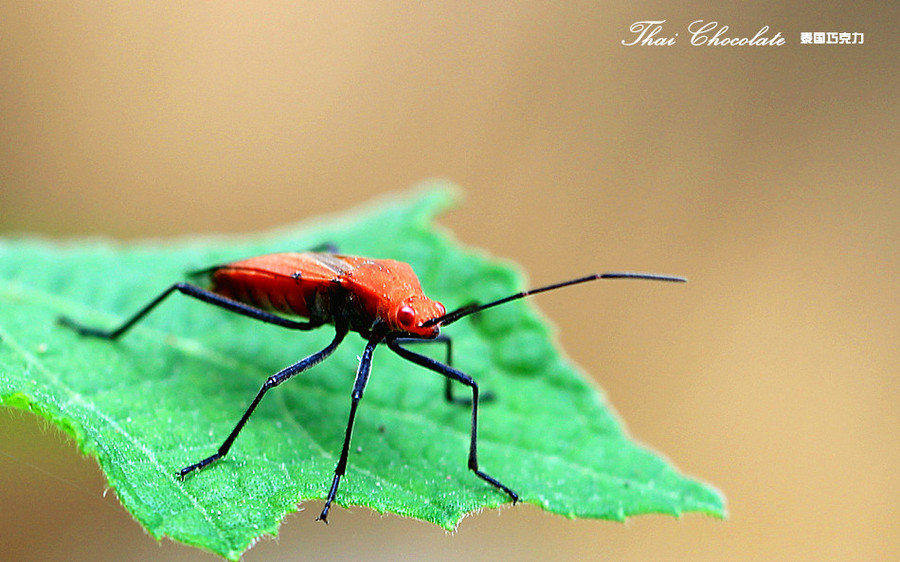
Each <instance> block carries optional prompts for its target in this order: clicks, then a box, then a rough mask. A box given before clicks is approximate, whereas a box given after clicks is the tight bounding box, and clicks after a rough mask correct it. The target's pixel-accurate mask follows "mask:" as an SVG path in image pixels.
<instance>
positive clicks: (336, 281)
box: [59, 252, 685, 522]
mask: <svg viewBox="0 0 900 562" xmlns="http://www.w3.org/2000/svg"><path fill="white" fill-rule="evenodd" d="M196 273H198V274H207V275H209V276H210V280H211V283H210V286H209V288H201V287H199V286H197V285H193V284H190V283H175V284H174V285H172V286H171V287H169V288H168V289H166V290H165V291H164V292H163V293H162V294H160V295H159V296H158V297H156V298H155V299H153V300H152V301H151V302H150V303H149V304H147V305H146V306H145V307H144V308H142V309H141V310H139V311H138V312H137V313H136V314H134V315H133V316H132V317H131V318H129V319H128V320H126V321H125V322H124V323H123V324H122V325H121V326H119V327H118V328H116V329H114V330H109V331H106V330H99V329H96V328H91V327H87V326H83V325H81V324H79V323H76V322H74V321H73V320H71V319H69V318H65V317H63V318H60V319H59V323H60V324H62V325H64V326H67V327H69V328H72V329H74V330H75V331H77V332H78V333H80V334H82V335H85V336H93V337H98V338H103V339H110V340H115V339H117V338H118V337H119V336H121V335H122V334H123V333H125V332H126V331H127V330H128V329H129V328H131V327H132V326H133V325H134V324H135V323H137V322H138V321H139V320H140V319H141V318H143V317H144V316H145V315H146V314H147V313H148V312H150V311H151V310H153V308H155V307H156V305H158V304H159V303H160V302H162V301H163V300H164V299H165V298H166V297H167V296H169V295H170V294H172V293H173V292H175V291H178V292H180V293H183V294H185V295H188V296H190V297H194V298H196V299H199V300H201V301H204V302H207V303H209V304H213V305H216V306H219V307H222V308H224V309H226V310H230V311H232V312H236V313H238V314H242V315H244V316H249V317H250V318H254V319H256V320H261V321H263V322H267V323H270V324H276V325H278V326H282V327H285V328H290V329H294V330H311V329H314V328H318V327H319V326H322V325H324V324H332V325H333V326H334V329H335V335H334V339H333V340H332V341H331V343H329V344H328V345H327V346H326V347H325V348H324V349H322V350H320V351H317V352H316V353H313V354H312V355H310V356H308V357H305V358H304V359H301V360H300V361H298V362H297V363H294V364H293V365H290V366H288V367H286V368H284V369H282V370H281V371H279V372H277V373H275V374H274V375H272V376H270V377H269V378H268V379H267V380H266V382H265V383H264V384H263V385H262V388H260V390H259V392H258V393H257V394H256V397H255V398H254V399H253V401H252V402H251V403H250V406H249V407H248V408H247V410H246V411H245V412H244V415H243V416H241V419H240V420H239V421H238V423H237V425H236V426H235V427H234V429H233V430H232V431H231V433H230V434H229V435H228V437H227V438H226V439H225V441H224V442H223V443H222V445H221V446H220V447H219V449H218V451H216V453H215V454H213V455H211V456H209V457H207V458H205V459H203V460H201V461H199V462H197V463H194V464H192V465H190V466H187V467H185V468H182V469H181V470H180V471H179V472H178V474H177V476H178V477H179V478H180V479H182V480H183V479H184V477H185V476H187V475H188V474H190V473H192V472H194V471H196V470H200V469H202V468H204V467H205V466H207V465H209V464H211V463H212V462H214V461H216V460H218V459H220V458H222V457H223V456H225V455H226V454H227V453H228V450H229V449H230V448H231V445H232V444H233V443H234V440H235V438H237V436H238V433H240V431H241V429H242V428H243V427H244V424H246V423H247V420H248V419H249V418H250V415H251V414H252V413H253V411H254V410H255V409H256V406H257V405H258V404H259V402H260V400H261V399H262V397H263V395H265V393H266V392H268V391H269V389H271V388H274V387H276V386H278V385H279V384H281V383H283V382H284V381H286V380H288V379H289V378H291V377H293V376H294V375H297V374H299V373H301V372H303V371H305V370H307V369H309V368H310V367H312V366H314V365H316V364H318V363H319V362H321V361H322V360H323V359H325V358H326V357H328V356H329V355H331V354H332V353H333V352H334V350H335V349H337V347H338V345H339V344H340V343H341V342H342V341H343V339H344V337H345V336H346V335H347V333H348V332H350V331H354V332H357V333H359V334H360V335H361V336H362V337H363V338H364V339H366V340H367V343H366V347H365V350H364V351H363V354H362V357H361V359H360V361H359V367H358V369H357V372H356V381H355V383H354V385H353V391H352V393H351V403H350V419H349V420H348V422H347V429H346V433H345V435H344V444H343V447H342V448H341V454H340V457H339V460H338V463H337V466H336V467H335V469H334V479H333V480H332V482H331V488H330V490H329V492H328V498H327V499H326V501H325V507H324V508H323V509H322V513H321V514H320V515H319V517H318V519H320V520H322V521H325V522H327V517H328V511H329V509H330V508H331V504H332V502H333V501H334V498H335V496H336V495H337V491H338V485H339V484H340V481H341V477H342V476H343V475H344V473H345V471H346V468H347V456H348V453H349V448H350V436H351V434H352V432H353V421H354V418H355V417H356V408H357V406H358V404H359V401H360V400H361V399H362V396H363V391H364V390H365V387H366V382H367V381H368V379H369V373H370V371H371V368H372V353H373V351H374V350H375V347H376V346H378V345H379V344H382V343H384V344H385V345H387V346H388V348H389V349H391V350H392V351H393V352H394V353H396V354H397V355H399V356H400V357H402V358H404V359H406V360H408V361H411V362H413V363H416V364H417V365H420V366H422V367H424V368H426V369H430V370H432V371H435V372H436V373H438V374H440V375H443V376H444V377H445V381H446V386H445V398H446V399H447V401H449V402H462V403H464V404H467V405H471V408H472V425H471V437H470V441H469V463H468V466H469V469H470V470H472V471H473V472H474V473H475V474H476V475H477V476H478V477H479V478H481V479H482V480H484V481H485V482H487V483H489V484H490V485H491V486H493V487H495V488H497V489H498V490H501V491H502V492H504V493H506V494H507V495H508V496H509V497H510V499H512V501H513V503H515V502H517V501H518V499H519V496H518V494H516V492H514V491H513V490H512V489H510V488H509V487H507V486H506V485H504V484H502V483H501V482H500V481H499V480H497V479H496V478H494V477H493V476H490V475H488V474H486V473H485V472H483V471H481V470H480V469H479V468H478V452H477V444H478V401H479V389H478V384H477V383H476V382H475V380H474V379H472V378H471V377H470V376H468V375H466V374H465V373H463V372H461V371H459V370H457V369H455V368H453V367H452V366H451V360H450V339H449V338H448V337H447V336H445V335H443V334H440V329H441V327H444V326H447V325H448V324H451V323H453V322H456V321H457V320H459V319H460V318H463V317H465V316H468V315H470V314H473V313H475V312H479V311H482V310H485V309H487V308H492V307H494V306H498V305H501V304H504V303H507V302H509V301H513V300H516V299H521V298H523V297H526V296H528V295H532V294H535V293H541V292H544V291H550V290H553V289H559V288H561V287H566V286H569V285H575V284H577V283H585V282H587V281H593V280H596V279H621V278H628V279H649V280H653V281H685V279H683V278H681V277H672V276H666V275H652V274H644V273H603V274H594V275H588V276H585V277H579V278H577V279H572V280H569V281H563V282H561V283H556V284H553V285H547V286H544V287H539V288H537V289H532V290H530V291H522V292H520V293H516V294H514V295H510V296H508V297H505V298H502V299H498V300H495V301H491V302H489V303H486V304H470V305H467V306H463V307H461V308H458V309H456V310H454V311H452V312H450V313H447V312H446V310H445V309H444V306H443V305H442V304H441V303H439V302H437V301H434V300H431V299H429V298H428V297H426V296H425V294H424V292H423V291H422V287H421V285H420V284H419V280H418V278H417V277H416V275H415V273H414V272H413V270H412V268H411V267H410V266H409V265H408V264H405V263H403V262H399V261H394V260H380V259H370V258H363V257H356V256H346V255H341V254H337V253H334V252H304V253H281V254H270V255H266V256H259V257H253V258H249V259H245V260H240V261H236V262H232V263H228V264H224V265H218V266H215V267H211V268H208V269H205V270H202V271H200V272H196ZM285 315H290V316H299V317H302V318H306V319H307V320H306V321H303V322H301V321H297V320H293V319H290V318H286V317H285ZM426 341H431V342H434V341H438V342H443V343H445V344H446V345H447V356H448V360H447V362H446V363H441V362H439V361H436V360H434V359H431V358H430V357H427V356H425V355H421V354H419V353H415V352H413V351H410V350H409V349H407V348H406V347H404V344H409V343H415V342H426ZM453 381H456V382H458V383H461V384H463V385H465V386H467V387H469V388H470V389H471V391H472V399H471V402H469V401H468V400H455V399H454V398H453V396H452V390H451V386H452V383H453Z"/></svg>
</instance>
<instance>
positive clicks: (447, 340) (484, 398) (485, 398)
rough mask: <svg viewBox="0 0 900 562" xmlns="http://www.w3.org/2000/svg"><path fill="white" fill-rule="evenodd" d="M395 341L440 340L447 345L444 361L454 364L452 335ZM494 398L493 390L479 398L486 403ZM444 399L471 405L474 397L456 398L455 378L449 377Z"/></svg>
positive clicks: (429, 341) (447, 363) (400, 342)
mask: <svg viewBox="0 0 900 562" xmlns="http://www.w3.org/2000/svg"><path fill="white" fill-rule="evenodd" d="M393 341H394V343H397V344H400V345H407V344H411V343H412V344H416V343H431V342H438V343H443V344H446V345H447V360H446V361H444V363H445V364H446V365H448V366H450V367H452V366H453V342H452V341H451V340H450V336H447V335H445V334H440V335H439V336H438V337H436V338H434V339H430V340H425V339H422V338H395V339H394V340H393ZM493 399H494V393H493V392H490V391H488V392H485V393H484V394H482V395H481V396H480V397H479V398H478V400H479V401H480V402H481V403H482V404H484V403H485V402H490V401H491V400H493ZM444 400H446V401H447V402H450V403H451V404H459V405H460V406H471V405H472V399H471V398H456V397H454V396H453V380H452V379H450V378H449V377H448V378H445V379H444Z"/></svg>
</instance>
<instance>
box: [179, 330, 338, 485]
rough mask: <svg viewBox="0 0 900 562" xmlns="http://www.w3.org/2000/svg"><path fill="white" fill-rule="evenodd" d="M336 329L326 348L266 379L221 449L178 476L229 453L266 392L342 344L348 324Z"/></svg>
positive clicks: (182, 471) (326, 355) (317, 361)
mask: <svg viewBox="0 0 900 562" xmlns="http://www.w3.org/2000/svg"><path fill="white" fill-rule="evenodd" d="M335 330H336V332H335V334H334V339H333V340H332V341H331V343H330V344H328V346H327V347H326V348H325V349H323V350H321V351H318V352H316V353H313V354H312V355H310V356H309V357H307V358H305V359H303V360H301V361H298V362H297V363H294V364H293V365H291V366H290V367H287V368H285V369H282V370H281V371H278V372H277V373H275V374H274V375H272V376H271V377H269V378H268V379H266V382H265V383H264V384H263V385H262V388H260V389H259V392H258V393H257V394H256V398H254V399H253V402H251V403H250V407H249V408H247V411H245V412H244V415H243V416H241V419H240V421H238V423H237V425H236V426H234V429H232V430H231V433H230V434H229V435H228V437H227V438H226V439H225V442H224V443H222V445H221V446H220V447H219V450H218V451H216V453H215V454H214V455H211V456H209V457H206V458H205V459H203V460H202V461H200V462H198V463H194V464H192V465H190V466H186V467H184V468H182V469H181V470H180V471H179V472H178V477H179V478H180V479H181V480H184V477H185V476H187V475H188V474H190V473H191V472H194V471H195V470H200V469H202V468H204V467H205V466H207V465H209V464H211V463H213V462H215V461H217V460H219V459H221V458H222V457H224V456H225V455H226V454H227V453H228V449H230V448H231V444H232V443H234V440H235V439H236V438H237V436H238V433H240V432H241V429H243V427H244V424H246V423H247V420H248V419H250V414H252V413H253V410H255V409H256V406H257V405H258V404H259V401H260V400H262V397H263V395H264V394H265V393H266V392H268V391H269V390H270V389H272V388H275V387H276V386H278V385H279V384H281V383H283V382H284V381H286V380H288V379H289V378H291V377H293V376H294V375H297V374H300V373H302V372H303V371H305V370H307V369H309V368H311V367H313V366H314V365H316V364H318V363H320V362H321V361H322V360H323V359H325V358H326V357H328V356H329V355H331V354H332V353H333V352H334V350H335V349H337V346H338V345H340V343H341V341H342V340H343V339H344V337H345V336H346V335H347V326H346V325H345V324H343V323H342V324H341V325H338V326H336V327H335Z"/></svg>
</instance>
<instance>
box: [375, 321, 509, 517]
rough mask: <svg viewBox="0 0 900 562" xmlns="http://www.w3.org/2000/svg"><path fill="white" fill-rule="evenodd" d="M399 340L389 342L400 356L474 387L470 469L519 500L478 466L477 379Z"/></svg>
mask: <svg viewBox="0 0 900 562" xmlns="http://www.w3.org/2000/svg"><path fill="white" fill-rule="evenodd" d="M398 341H400V340H396V339H395V340H388V342H387V344H388V347H389V348H391V350H392V351H393V352H394V353H396V354H397V355H399V356H400V357H402V358H404V359H406V360H407V361H411V362H413V363H415V364H417V365H420V366H422V367H425V368H426V369H430V370H432V371H434V372H436V373H438V374H440V375H443V376H444V377H446V378H447V379H448V380H449V379H452V380H454V381H457V382H460V383H462V384H464V385H466V386H468V387H469V388H471V389H472V402H471V405H472V432H471V437H470V441H469V470H471V471H472V472H474V473H475V475H476V476H478V477H479V478H481V479H482V480H484V481H485V482H487V483H488V484H490V485H491V486H493V487H495V488H497V489H498V490H501V491H503V492H505V493H506V494H507V495H508V496H509V497H510V498H511V499H512V501H513V503H516V502H518V501H519V494H517V493H515V492H514V491H512V489H510V488H509V487H507V486H506V485H505V484H503V483H502V482H500V481H499V480H497V479H496V478H494V477H493V476H491V475H489V474H487V473H485V472H482V471H481V469H479V468H478V383H476V382H475V379H473V378H472V377H470V376H469V375H467V374H465V373H463V372H461V371H458V370H456V369H454V368H453V367H451V366H449V365H445V364H443V363H441V362H439V361H435V360H434V359H432V358H430V357H427V356H425V355H420V354H418V353H415V352H413V351H410V350H408V349H406V348H404V347H401V346H400V345H399V343H398Z"/></svg>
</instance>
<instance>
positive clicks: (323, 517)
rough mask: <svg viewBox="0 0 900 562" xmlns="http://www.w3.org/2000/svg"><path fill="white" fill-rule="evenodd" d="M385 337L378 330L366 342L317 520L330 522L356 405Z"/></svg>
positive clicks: (351, 432)
mask: <svg viewBox="0 0 900 562" xmlns="http://www.w3.org/2000/svg"><path fill="white" fill-rule="evenodd" d="M383 339H384V334H383V332H381V331H380V330H376V331H375V333H374V334H373V335H372V336H371V337H370V338H369V343H367V344H366V349H365V351H363V355H362V358H361V359H360V360H359V369H357V371H356V382H355V383H354V384H353V392H352V393H351V394H350V398H351V402H350V419H348V420H347V430H346V431H345V433H344V446H343V447H342V448H341V456H340V459H338V463H337V466H336V467H335V469H334V479H333V480H332V481H331V489H330V490H328V498H327V499H326V500H325V507H323V508H322V513H321V514H320V515H319V516H318V517H317V518H316V520H317V521H324V522H325V523H328V511H329V510H330V509H331V503H332V502H333V501H334V497H335V496H336V495H337V491H338V486H339V485H340V483H341V477H343V476H344V473H345V472H346V471H347V455H348V454H349V452H350V436H351V435H352V434H353V421H354V420H355V418H356V407H357V406H358V405H359V401H360V400H361V399H362V397H363V392H364V391H365V389H366V383H367V382H368V380H369V373H370V372H371V371H372V353H373V352H374V351H375V346H377V345H378V344H379V343H381V341H382V340H383Z"/></svg>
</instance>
